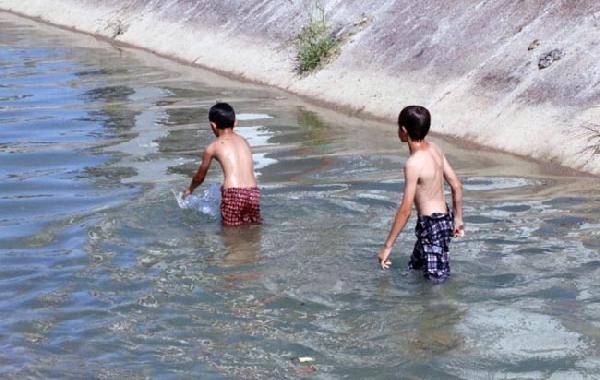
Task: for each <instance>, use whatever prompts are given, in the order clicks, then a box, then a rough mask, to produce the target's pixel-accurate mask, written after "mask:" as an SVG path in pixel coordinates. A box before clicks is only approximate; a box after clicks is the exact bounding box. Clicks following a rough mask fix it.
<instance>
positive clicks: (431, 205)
mask: <svg viewBox="0 0 600 380" xmlns="http://www.w3.org/2000/svg"><path fill="white" fill-rule="evenodd" d="M444 161H445V160H444V155H443V153H442V151H441V149H440V148H438V147H437V146H436V145H435V144H433V143H430V142H429V143H427V145H425V146H424V149H419V150H418V151H417V152H415V153H413V154H412V155H411V156H410V158H409V160H408V162H407V165H414V166H416V167H418V170H419V177H418V180H417V188H416V192H415V206H416V208H417V211H418V213H419V215H431V214H433V213H446V212H448V209H447V207H446V199H445V197H444Z"/></svg>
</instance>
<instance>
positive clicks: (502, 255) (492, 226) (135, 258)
mask: <svg viewBox="0 0 600 380" xmlns="http://www.w3.org/2000/svg"><path fill="white" fill-rule="evenodd" d="M217 99H221V100H225V101H228V102H231V103H232V104H233V105H234V106H235V107H236V109H237V111H238V113H239V114H240V116H241V119H243V120H242V121H241V125H240V127H239V132H240V133H242V134H243V135H245V136H247V137H248V138H249V140H250V142H251V143H252V144H253V146H254V151H255V160H256V162H257V172H258V174H259V181H260V184H261V187H262V189H263V203H262V209H263V216H264V218H265V221H266V223H265V225H263V226H260V227H251V228H244V229H239V230H235V229H233V230H232V229H223V228H221V226H220V225H219V223H218V220H216V219H213V218H211V217H209V216H206V215H202V214H199V213H195V212H192V211H189V210H181V209H179V208H178V206H177V204H176V202H175V199H174V198H173V195H172V192H171V190H173V189H176V190H179V189H181V188H183V187H184V186H185V185H187V183H188V181H189V176H190V175H191V174H192V173H193V171H194V169H195V168H196V165H197V164H198V160H199V157H200V148H201V147H202V146H203V145H204V144H206V142H208V141H210V139H211V138H212V135H211V132H210V130H209V129H208V127H207V124H206V118H207V110H208V108H209V107H210V105H212V104H213V103H214V102H215V100H217ZM399 107H400V106H399ZM267 116H268V117H267ZM440 143H441V144H442V145H443V147H444V148H445V149H446V151H447V152H448V157H449V159H450V160H451V161H452V162H453V164H454V166H455V168H456V169H457V171H458V172H459V174H460V175H461V176H462V178H463V179H464V182H465V186H466V190H467V192H466V209H465V212H466V222H467V228H468V235H467V236H466V237H465V238H464V239H461V240H458V241H455V242H454V243H453V245H452V256H451V264H452V271H453V276H452V278H451V280H450V282H449V283H447V284H446V285H443V286H435V287H432V286H431V285H429V284H427V283H425V282H424V281H423V280H422V279H421V277H420V276H419V275H418V274H415V273H409V272H407V271H406V269H405V267H406V263H407V260H408V255H409V253H410V250H411V248H412V244H413V237H412V226H414V221H411V222H410V224H409V229H408V230H407V231H406V232H404V233H403V234H402V235H401V237H400V239H399V242H398V244H397V249H396V250H395V252H394V258H395V260H394V263H395V265H396V266H395V268H394V270H393V271H388V272H382V271H380V270H378V267H377V262H376V260H375V255H376V253H377V249H378V248H379V246H380V245H381V244H382V243H383V240H384V239H385V237H386V234H387V232H388V224H389V222H390V219H391V217H392V215H393V212H394V208H395V206H396V204H397V202H398V200H399V198H400V191H401V187H402V182H401V175H402V170H401V167H402V164H403V162H404V160H405V159H406V154H407V152H406V148H405V147H403V146H401V145H400V144H399V142H398V141H397V139H396V137H395V128H394V126H393V125H390V126H382V125H379V124H376V123H372V122H365V121H360V120H356V119H351V118H348V117H344V116H340V115H336V114H333V113H331V112H329V111H325V110H320V109H315V108H312V107H310V106H307V105H305V104H302V103H301V102H299V101H298V100H297V99H295V98H293V97H291V96H289V95H287V94H284V93H281V92H278V91H275V90H271V89H268V88H262V87H259V86H254V85H250V84H244V83H238V82H235V81H230V80H227V79H224V78H220V77H218V76H216V75H214V74H211V73H208V72H205V71H202V70H197V69H191V68H187V67H183V66H180V65H177V64H174V63H171V62H169V61H165V60H161V59H158V58H155V57H152V56H151V55H149V54H146V53H141V52H136V51H131V50H121V49H118V48H115V47H111V46H110V45H107V44H105V43H102V42H98V41H96V40H94V39H93V38H90V37H85V36H79V35H73V34H69V33H68V32H64V31H60V30H57V29H53V28H50V27H46V26H39V25H36V24H33V23H31V22H29V21H25V20H21V19H18V18H15V17H13V16H10V15H6V14H2V13H0V372H1V374H2V377H3V378H26V377H34V378H145V377H149V378H203V379H211V378H244V379H247V378H278V379H279V378H297V377H303V376H305V377H311V378H323V379H325V378H355V379H362V378H375V379H388V378H414V379H418V378H423V379H430V378H444V379H448V378H464V379H478V378H482V379H490V378H502V379H504V378H519V379H528V378H536V379H537V378H545V379H578V378H582V379H590V378H595V377H596V378H597V376H598V373H600V357H599V352H600V349H599V348H600V344H599V343H600V302H599V301H600V286H599V280H598V278H599V277H600V256H599V251H600V228H599V226H600V194H599V190H598V189H600V180H598V179H595V178H586V177H583V176H578V177H573V176H558V175H551V174H548V173H544V171H543V170H541V168H539V167H538V166H537V164H535V163H531V162H527V161H526V160H523V159H520V158H516V157H513V156H508V155H503V154H497V153H489V152H484V151H479V150H476V149H462V148H459V147H457V146H455V145H453V144H452V143H449V142H444V141H440ZM213 169H214V170H211V172H210V174H209V182H211V183H217V182H219V181H220V180H221V177H220V172H219V170H218V168H217V167H216V166H215V167H214V168H213ZM298 356H310V357H313V358H314V362H313V363H312V365H301V364H297V363H296V362H294V361H293V360H292V359H293V358H296V357H298Z"/></svg>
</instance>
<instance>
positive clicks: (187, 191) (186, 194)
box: [181, 187, 192, 199]
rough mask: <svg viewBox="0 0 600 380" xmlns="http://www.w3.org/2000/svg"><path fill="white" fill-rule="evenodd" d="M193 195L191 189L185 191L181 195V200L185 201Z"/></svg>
mask: <svg viewBox="0 0 600 380" xmlns="http://www.w3.org/2000/svg"><path fill="white" fill-rule="evenodd" d="M191 193H192V190H190V188H189V187H188V188H187V189H185V190H183V192H182V193H181V198H182V199H185V198H186V197H187V196H188V195H190V194H191Z"/></svg>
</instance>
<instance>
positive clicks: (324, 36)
mask: <svg viewBox="0 0 600 380" xmlns="http://www.w3.org/2000/svg"><path fill="white" fill-rule="evenodd" d="M314 9H315V10H314V11H313V12H312V14H311V18H310V22H309V24H308V25H306V26H305V27H303V28H302V30H301V31H300V33H298V35H297V37H296V47H297V55H296V61H297V67H296V70H297V71H298V73H300V74H302V73H307V72H310V71H313V70H315V69H316V68H318V67H319V66H321V65H322V64H323V63H324V62H325V60H326V59H327V58H329V57H331V56H332V54H333V53H334V52H335V49H336V47H337V45H338V40H337V39H336V38H335V37H334V36H332V34H331V32H330V31H329V26H328V25H327V20H326V18H325V10H324V8H323V7H322V6H321V5H320V4H319V3H316V4H315V6H314Z"/></svg>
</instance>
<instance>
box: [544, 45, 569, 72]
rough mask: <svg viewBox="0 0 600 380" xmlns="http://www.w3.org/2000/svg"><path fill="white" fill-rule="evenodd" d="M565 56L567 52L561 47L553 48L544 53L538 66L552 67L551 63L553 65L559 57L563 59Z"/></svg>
mask: <svg viewBox="0 0 600 380" xmlns="http://www.w3.org/2000/svg"><path fill="white" fill-rule="evenodd" d="M564 56H565V53H564V52H563V51H562V50H561V49H554V50H551V51H550V52H548V53H546V54H544V55H543V56H542V57H541V58H540V61H539V62H538V67H539V69H540V70H543V69H545V68H547V67H550V65H552V63H554V61H558V60H559V59H561V58H562V57H564Z"/></svg>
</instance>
